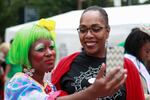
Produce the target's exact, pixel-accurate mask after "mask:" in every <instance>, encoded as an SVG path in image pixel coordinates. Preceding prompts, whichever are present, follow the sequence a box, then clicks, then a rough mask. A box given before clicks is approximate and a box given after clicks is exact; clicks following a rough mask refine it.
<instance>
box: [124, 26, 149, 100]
mask: <svg viewBox="0 0 150 100" xmlns="http://www.w3.org/2000/svg"><path fill="white" fill-rule="evenodd" d="M124 47H125V51H126V53H125V58H127V59H129V60H130V61H131V62H132V63H133V64H134V66H135V68H137V70H138V72H139V73H140V76H141V80H142V83H143V89H144V93H145V95H146V99H149V100H150V84H149V83H150V74H149V72H148V70H149V68H148V64H147V63H148V61H149V60H150V27H149V29H148V28H146V27H139V28H133V29H132V31H131V33H130V34H129V35H128V36H127V38H126V40H125V45H124Z"/></svg>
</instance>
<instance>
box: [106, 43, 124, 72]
mask: <svg viewBox="0 0 150 100" xmlns="http://www.w3.org/2000/svg"><path fill="white" fill-rule="evenodd" d="M123 65H124V47H121V46H109V47H107V51H106V74H107V73H109V71H110V70H111V69H112V68H113V67H121V68H122V69H123Z"/></svg>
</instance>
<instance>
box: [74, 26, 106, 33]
mask: <svg viewBox="0 0 150 100" xmlns="http://www.w3.org/2000/svg"><path fill="white" fill-rule="evenodd" d="M104 28H106V27H101V26H91V27H89V28H87V27H79V28H77V31H78V33H80V34H85V33H88V31H89V30H90V32H91V33H98V32H100V31H102V30H103V29H104Z"/></svg>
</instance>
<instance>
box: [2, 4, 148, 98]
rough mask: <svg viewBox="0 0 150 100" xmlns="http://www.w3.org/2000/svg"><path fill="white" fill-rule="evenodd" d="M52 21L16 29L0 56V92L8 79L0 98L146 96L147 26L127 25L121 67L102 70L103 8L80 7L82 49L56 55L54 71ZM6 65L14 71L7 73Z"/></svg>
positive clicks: (106, 22)
mask: <svg viewBox="0 0 150 100" xmlns="http://www.w3.org/2000/svg"><path fill="white" fill-rule="evenodd" d="M55 24H57V23H55V22H54V21H53V20H46V19H41V20H39V22H38V23H36V24H34V25H32V26H27V27H24V28H22V29H20V30H19V31H18V32H17V33H16V34H17V35H16V36H15V38H14V40H13V42H12V43H11V45H9V47H8V49H7V50H6V51H7V52H6V53H3V54H2V58H1V59H0V60H1V61H0V62H1V66H2V63H4V62H5V64H3V66H9V67H5V68H3V69H5V70H2V71H1V73H2V74H1V73H0V74H1V76H2V78H1V81H0V84H3V87H2V91H4V82H5V81H6V78H5V77H6V76H7V78H9V80H8V81H7V82H5V92H1V93H2V97H1V98H2V99H3V98H4V99H5V100H32V99H33V100H145V98H146V99H147V100H150V94H149V93H150V84H149V83H150V73H149V72H150V70H149V69H150V28H147V27H140V28H134V29H132V31H131V33H130V34H129V36H128V37H127V39H126V41H125V45H124V48H125V54H124V69H121V68H120V66H115V67H114V68H112V70H110V72H109V73H107V74H106V68H107V65H106V54H107V51H106V50H107V46H106V42H107V39H108V38H109V33H110V30H111V27H110V25H109V17H108V15H107V12H106V11H105V10H104V9H103V8H101V7H98V6H91V7H88V8H87V9H85V10H84V11H83V13H82V15H81V18H80V22H79V27H78V28H77V31H78V35H79V39H80V43H81V45H82V50H81V51H80V52H75V53H73V54H71V55H68V56H66V57H64V58H63V59H61V60H60V61H59V63H58V65H56V68H55V69H54V66H55V59H56V55H57V54H56V47H57V44H56V43H55V38H56V33H55ZM0 51H1V52H2V49H0ZM114 61H115V60H114ZM13 65H15V66H17V67H14V66H13ZM11 68H13V69H14V71H15V72H13V74H11V76H10V77H8V76H9V74H8V72H11V71H10V70H7V69H11ZM15 68H18V69H19V70H17V69H15Z"/></svg>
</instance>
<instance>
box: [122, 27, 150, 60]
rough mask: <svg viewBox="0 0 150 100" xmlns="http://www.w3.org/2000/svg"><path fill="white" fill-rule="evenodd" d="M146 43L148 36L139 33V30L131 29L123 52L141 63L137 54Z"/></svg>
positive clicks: (149, 40) (148, 39)
mask: <svg viewBox="0 0 150 100" xmlns="http://www.w3.org/2000/svg"><path fill="white" fill-rule="evenodd" d="M147 42H150V35H148V34H147V33H145V32H143V31H141V30H140V28H133V29H132V30H131V33H130V34H129V35H128V37H127V39H126V41H125V46H124V47H125V51H126V53H129V54H131V55H133V56H135V57H136V58H137V59H138V60H139V61H142V59H141V57H140V56H139V52H140V50H141V48H142V47H143V45H144V44H145V43H147Z"/></svg>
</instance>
